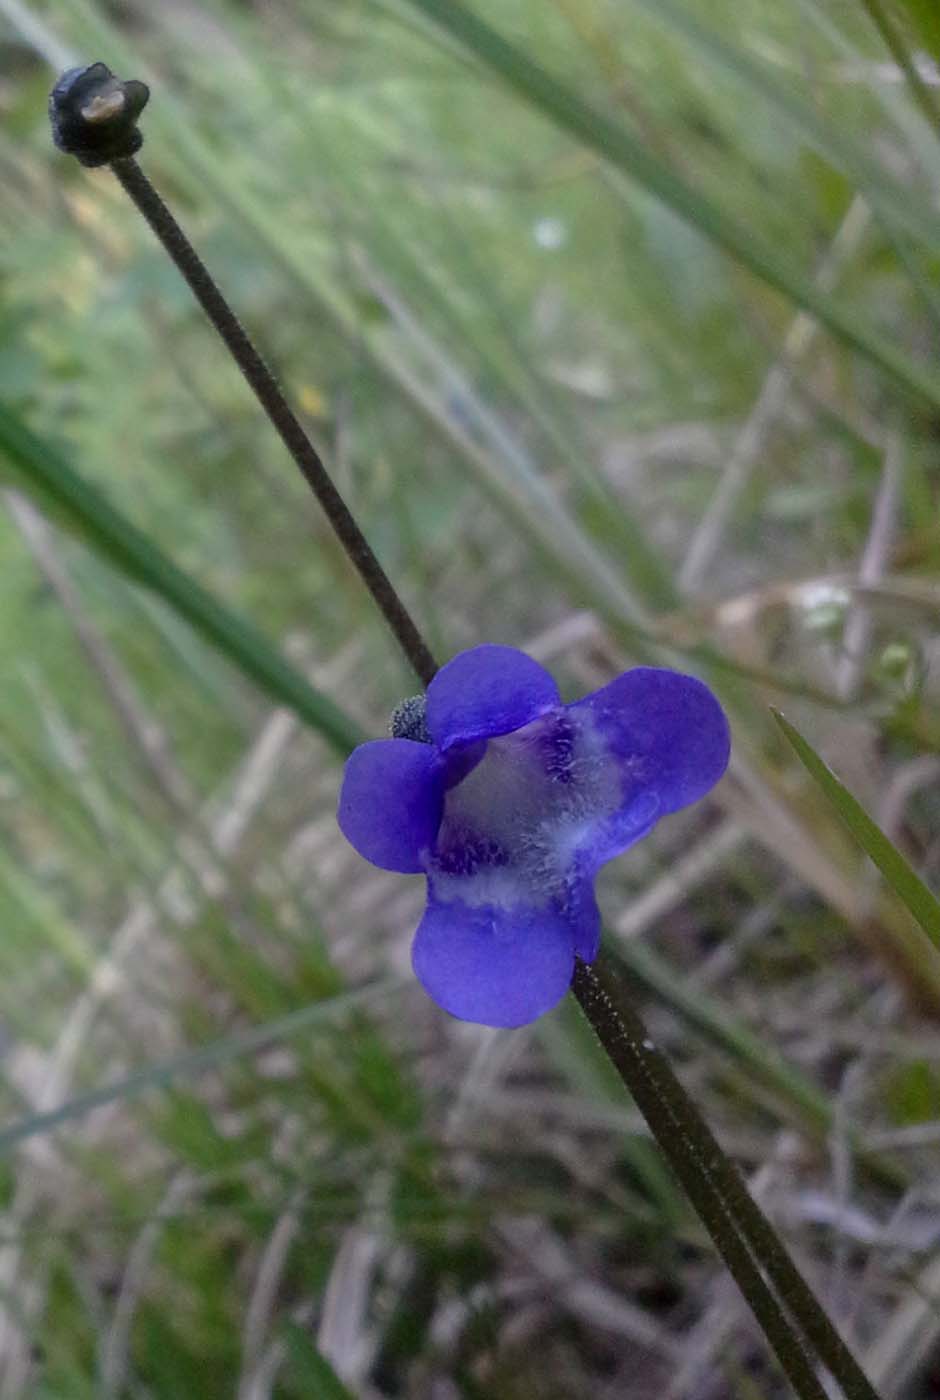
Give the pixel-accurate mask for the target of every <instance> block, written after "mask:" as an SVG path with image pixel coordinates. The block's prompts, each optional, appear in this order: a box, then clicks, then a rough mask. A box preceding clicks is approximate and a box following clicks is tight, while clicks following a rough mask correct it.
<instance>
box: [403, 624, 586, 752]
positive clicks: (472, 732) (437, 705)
mask: <svg viewBox="0 0 940 1400" xmlns="http://www.w3.org/2000/svg"><path fill="white" fill-rule="evenodd" d="M558 703H559V697H558V687H557V686H556V685H555V682H554V680H553V679H552V677H551V676H550V675H549V674H548V672H547V671H546V670H544V669H543V668H542V667H541V666H540V665H539V664H538V662H537V661H533V660H532V658H531V657H530V656H526V654H525V652H522V651H516V650H515V648H514V647H501V646H492V645H489V644H487V645H485V646H479V647H471V648H470V650H469V651H462V652H460V653H459V654H458V655H457V656H455V657H454V658H453V660H452V661H448V663H447V665H446V666H442V667H441V669H440V670H439V671H438V673H437V675H436V676H435V677H434V679H433V680H432V681H431V684H430V685H429V686H428V712H427V720H428V729H429V730H430V732H431V737H432V738H433V740H434V742H435V744H437V746H438V747H439V748H440V749H441V750H442V751H443V752H446V751H447V750H448V749H450V748H452V747H453V746H454V745H457V744H467V743H470V742H471V741H472V740H474V739H489V738H492V737H493V736H495V735H497V734H511V733H512V732H513V731H514V730H516V729H521V728H522V727H523V725H525V724H528V723H529V722H530V721H531V720H533V719H537V718H538V716H539V715H542V714H544V713H545V712H546V711H547V710H550V709H552V708H553V707H554V706H555V705H557V704H558Z"/></svg>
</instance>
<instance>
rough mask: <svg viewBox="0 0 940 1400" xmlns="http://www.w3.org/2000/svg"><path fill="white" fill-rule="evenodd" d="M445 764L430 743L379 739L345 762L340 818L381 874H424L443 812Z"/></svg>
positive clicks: (348, 834) (346, 833)
mask: <svg viewBox="0 0 940 1400" xmlns="http://www.w3.org/2000/svg"><path fill="white" fill-rule="evenodd" d="M443 771H444V765H443V763H442V762H441V758H440V755H439V754H438V753H437V751H436V750H435V749H433V748H431V747H430V745H428V744H419V743H415V742H414V741H413V740H411V739H374V740H373V741H372V742H371V743H368V744H360V746H359V748H358V749H355V750H354V751H353V753H352V754H350V756H349V758H348V759H347V760H346V768H345V771H344V773H343V786H342V789H341V791H340V796H339V810H338V812H337V819H338V821H339V825H340V829H341V830H342V832H343V835H344V836H345V837H346V840H347V841H349V843H350V844H351V845H353V846H355V848H356V850H357V851H358V852H359V854H360V855H363V856H365V858H366V860H370V861H371V862H372V864H373V865H378V866H379V867H380V868H381V869H382V870H398V871H400V872H402V873H403V874H406V875H414V874H417V873H418V872H420V871H422V870H424V869H425V868H426V864H427V856H428V852H429V851H430V850H431V848H432V847H433V845H434V841H435V838H436V836H437V829H438V827H439V826H440V823H441V813H442V812H443V810H444V777H443Z"/></svg>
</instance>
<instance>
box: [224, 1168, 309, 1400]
mask: <svg viewBox="0 0 940 1400" xmlns="http://www.w3.org/2000/svg"><path fill="white" fill-rule="evenodd" d="M308 1194H309V1187H307V1186H298V1187H296V1188H295V1189H294V1191H292V1192H291V1194H290V1196H289V1198H288V1201H287V1205H286V1206H285V1208H284V1210H283V1212H282V1213H281V1215H280V1216H279V1217H278V1219H277V1221H276V1222H275V1225H274V1229H273V1230H272V1231H271V1233H270V1235H269V1236H268V1239H267V1242H266V1243H265V1246H264V1249H263V1250H262V1252H261V1258H260V1259H259V1261H258V1268H257V1270H256V1272H255V1280H254V1284H253V1286H252V1290H251V1296H250V1298H249V1299H248V1306H247V1308H246V1309H245V1316H244V1322H243V1324H242V1327H243V1331H242V1367H241V1374H240V1375H239V1378H238V1389H237V1392H236V1394H237V1400H257V1397H258V1395H259V1394H260V1392H261V1384H262V1377H261V1372H262V1370H263V1368H264V1362H265V1350H266V1349H265V1342H266V1339H267V1334H268V1332H269V1331H270V1328H271V1320H272V1318H273V1316H274V1309H275V1306H276V1304H277V1294H278V1289H279V1288H280V1285H281V1280H282V1279H283V1276H284V1270H285V1268H286V1267H287V1260H288V1257H289V1255H290V1251H291V1249H292V1248H293V1245H294V1242H295V1241H296V1239H297V1236H298V1235H299V1233H300V1229H301V1224H302V1219H301V1207H302V1206H303V1203H304V1201H305V1200H306V1198H307V1196H308Z"/></svg>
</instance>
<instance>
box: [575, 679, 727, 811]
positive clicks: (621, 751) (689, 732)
mask: <svg viewBox="0 0 940 1400" xmlns="http://www.w3.org/2000/svg"><path fill="white" fill-rule="evenodd" d="M569 710H570V711H571V712H572V713H574V714H578V713H584V712H587V713H589V715H590V717H591V719H592V720H593V722H594V724H595V725H596V726H597V728H598V730H599V731H600V733H601V734H602V735H603V737H604V738H605V740H606V742H607V745H608V747H609V749H610V753H611V756H612V758H613V759H614V760H615V761H616V762H617V763H618V764H619V765H620V768H621V772H622V774H623V779H624V791H625V793H627V794H629V793H630V792H631V790H632V792H633V793H635V794H639V793H641V792H643V791H644V790H645V791H652V792H655V794H656V796H657V798H658V802H659V815H660V816H663V815H665V814H666V813H667V812H675V811H677V810H678V809H679V808H680V807H685V806H687V805H688V804H689V803H690V802H697V801H698V800H699V798H701V797H704V796H705V794H706V793H707V792H709V791H710V790H711V788H713V787H714V785H715V783H717V782H718V780H719V778H720V777H721V776H722V774H723V773H724V771H725V769H726V768H727V766H728V758H729V754H730V748H731V738H730V734H729V731H728V721H727V719H726V718H725V715H724V711H723V710H722V708H721V706H720V705H719V703H718V701H717V700H716V699H715V697H714V695H713V694H712V693H711V691H710V690H709V689H708V687H707V686H706V685H703V684H702V682H701V681H699V680H696V678H695V677H694V676H686V675H683V674H681V673H680V672H678V671H665V670H657V669H654V668H652V667H647V666H639V667H637V668H636V670H633V671H626V672H625V673H624V674H623V675H622V676H618V677H617V679H616V680H615V681H612V682H611V683H610V685H607V686H605V687H604V689H603V690H597V691H595V692H594V694H593V695H588V696H586V697H585V698H584V699H583V700H579V701H577V702H576V703H575V704H574V705H571V706H569Z"/></svg>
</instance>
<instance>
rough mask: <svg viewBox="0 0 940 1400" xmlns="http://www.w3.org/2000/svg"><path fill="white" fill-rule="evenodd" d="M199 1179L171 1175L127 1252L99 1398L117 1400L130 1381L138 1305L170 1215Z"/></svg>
mask: <svg viewBox="0 0 940 1400" xmlns="http://www.w3.org/2000/svg"><path fill="white" fill-rule="evenodd" d="M198 1185H199V1183H198V1182H197V1181H196V1179H195V1178H194V1177H193V1175H192V1174H191V1173H190V1172H189V1171H185V1170H183V1171H179V1172H177V1173H176V1175H175V1176H174V1177H173V1178H172V1179H171V1181H170V1184H169V1186H168V1187H167V1189H166V1191H165V1192H164V1195H163V1199H162V1200H161V1201H160V1203H159V1205H158V1206H157V1209H156V1211H155V1212H154V1214H153V1215H152V1216H151V1218H150V1219H149V1220H148V1221H147V1223H146V1225H145V1226H144V1228H143V1229H142V1230H141V1231H140V1233H139V1235H138V1236H137V1238H136V1240H135V1241H134V1243H133V1245H132V1246H131V1249H130V1252H129V1254H128V1256H127V1264H126V1265H125V1268H124V1274H123V1277H122V1279H121V1286H120V1290H119V1292H118V1296H117V1301H116V1302H115V1305H114V1312H113V1313H112V1316H111V1325H110V1327H109V1328H108V1330H107V1332H106V1333H105V1335H104V1338H103V1340H102V1343H101V1347H100V1349H99V1355H98V1386H99V1390H98V1394H99V1396H100V1400H115V1397H117V1396H119V1395H120V1394H122V1392H123V1390H124V1386H125V1383H126V1381H127V1369H128V1358H129V1355H130V1341H131V1328H132V1327H133V1323H134V1316H135V1314H136V1312H137V1307H138V1304H139V1302H140V1299H141V1297H142V1295H143V1292H144V1289H145V1287H146V1283H147V1279H148V1277H149V1275H150V1273H151V1270H152V1268H153V1263H154V1256H155V1254H156V1252H157V1249H158V1247H159V1244H160V1237H161V1235H162V1234H163V1229H164V1226H165V1224H166V1221H167V1219H168V1218H170V1217H172V1216H173V1215H174V1214H175V1212H176V1211H177V1209H178V1208H179V1207H180V1206H181V1205H182V1204H183V1202H184V1201H185V1200H186V1199H187V1197H188V1196H191V1195H192V1194H193V1192H194V1191H195V1190H197V1189H198Z"/></svg>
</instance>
